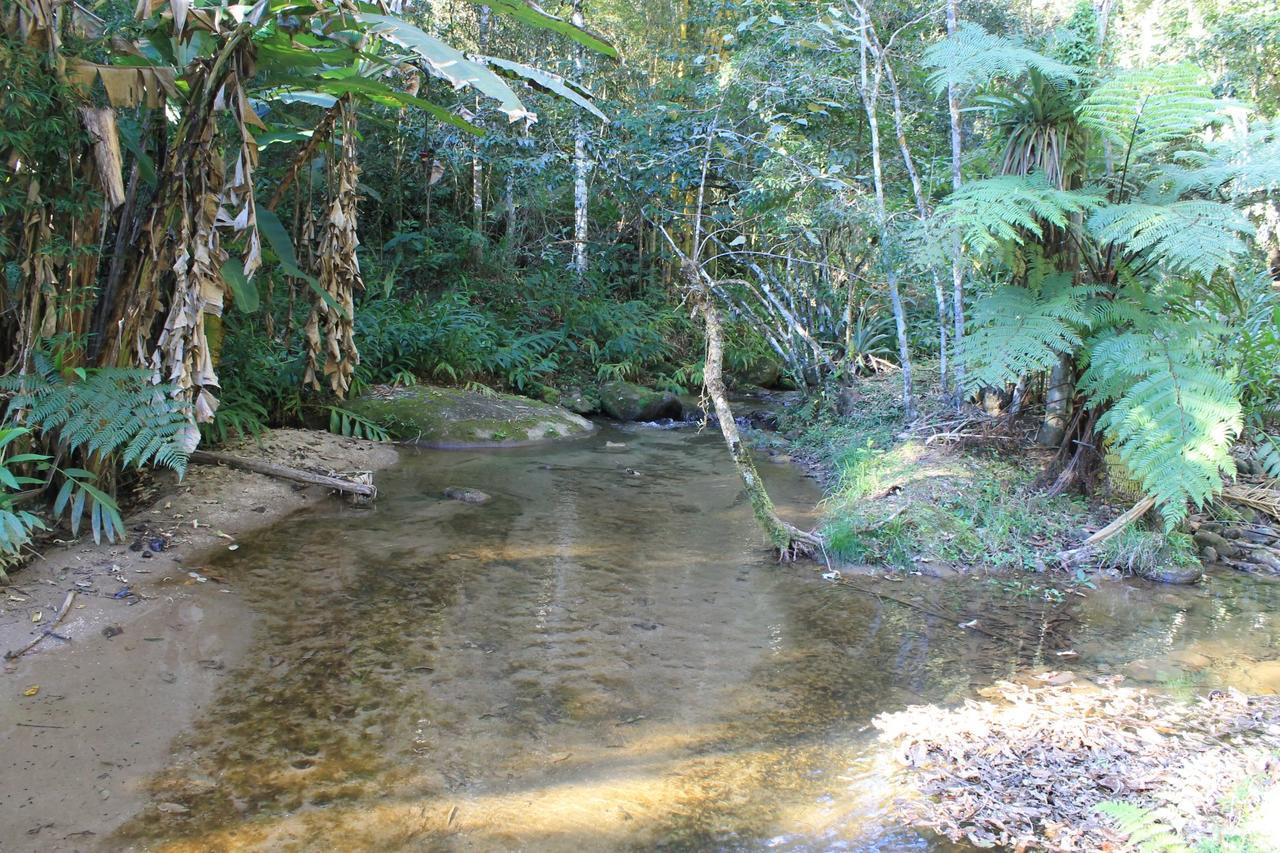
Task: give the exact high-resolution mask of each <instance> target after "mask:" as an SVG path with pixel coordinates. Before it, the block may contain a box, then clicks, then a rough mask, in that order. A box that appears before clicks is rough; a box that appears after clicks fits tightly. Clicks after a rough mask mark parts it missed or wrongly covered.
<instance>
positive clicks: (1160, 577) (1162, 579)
mask: <svg viewBox="0 0 1280 853" xmlns="http://www.w3.org/2000/svg"><path fill="white" fill-rule="evenodd" d="M1137 574H1138V576H1139V577H1143V578H1146V579H1147V580H1149V581H1155V582H1156V583H1169V584H1189V583H1196V582H1197V581H1199V580H1200V578H1202V577H1204V566H1175V565H1167V566H1153V567H1151V568H1149V569H1141V570H1139V571H1138V573H1137Z"/></svg>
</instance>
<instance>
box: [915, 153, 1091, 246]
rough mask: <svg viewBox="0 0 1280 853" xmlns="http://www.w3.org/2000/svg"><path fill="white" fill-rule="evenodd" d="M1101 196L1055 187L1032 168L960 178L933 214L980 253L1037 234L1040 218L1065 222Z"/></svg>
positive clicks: (1061, 225)
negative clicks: (1018, 172)
mask: <svg viewBox="0 0 1280 853" xmlns="http://www.w3.org/2000/svg"><path fill="white" fill-rule="evenodd" d="M1101 202H1102V199H1101V198H1099V197H1098V196H1095V195H1091V194H1089V193H1085V192H1080V191H1077V190H1060V189H1057V188H1056V187H1054V186H1052V185H1051V184H1050V183H1049V181H1048V180H1047V179H1046V178H1045V177H1044V175H1042V174H1040V173H1038V172H1037V173H1034V174H1031V175H1026V176H1022V175H998V176H996V177H994V178H987V179H985V180H981V181H972V182H970V183H968V184H965V185H964V186H963V187H961V188H960V189H959V190H957V191H956V192H954V193H952V194H951V195H950V196H948V197H947V199H946V201H944V202H943V203H942V204H941V205H939V206H938V209H937V211H936V212H935V213H934V216H933V219H934V221H935V223H937V224H938V225H940V226H941V229H942V230H944V231H949V232H951V233H952V234H956V235H958V236H959V237H960V239H961V240H962V241H963V243H964V245H965V246H966V247H968V248H969V249H970V250H971V251H972V252H974V253H975V254H978V255H983V254H986V253H987V252H989V251H991V250H993V249H996V248H998V247H1000V246H1001V245H1002V244H1008V243H1017V244H1022V243H1024V242H1026V241H1027V239H1028V238H1030V239H1032V240H1039V239H1040V238H1041V237H1042V236H1044V232H1043V227H1044V225H1045V224H1049V225H1053V226H1056V227H1058V228H1066V227H1068V226H1069V225H1070V222H1071V217H1072V216H1075V215H1078V214H1083V213H1086V212H1088V211H1090V210H1092V209H1094V208H1096V207H1097V206H1098V205H1099V204H1101Z"/></svg>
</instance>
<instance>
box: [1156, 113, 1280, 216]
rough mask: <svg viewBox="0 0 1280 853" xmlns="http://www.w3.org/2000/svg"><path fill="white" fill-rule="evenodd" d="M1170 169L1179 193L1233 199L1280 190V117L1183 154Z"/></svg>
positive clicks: (1177, 157)
mask: <svg viewBox="0 0 1280 853" xmlns="http://www.w3.org/2000/svg"><path fill="white" fill-rule="evenodd" d="M1174 159H1175V161H1176V164H1175V165H1173V166H1170V167H1168V168H1167V169H1166V180H1167V181H1168V182H1169V184H1170V186H1171V187H1172V188H1173V190H1174V191H1175V192H1178V193H1184V192H1193V191H1198V192H1213V191H1221V192H1223V193H1224V194H1226V195H1227V196H1228V197H1230V198H1234V199H1240V198H1247V197H1249V196H1252V195H1255V194H1258V193H1266V192H1274V191H1276V190H1277V189H1280V118H1277V119H1271V120H1269V121H1257V122H1254V123H1253V124H1252V125H1250V126H1249V127H1248V128H1247V129H1244V130H1243V132H1242V131H1241V130H1240V129H1237V130H1236V132H1235V133H1231V134H1229V135H1227V136H1225V137H1223V138H1221V139H1217V140H1214V141H1211V142H1207V143H1205V145H1204V147H1203V149H1193V150H1190V151H1179V152H1177V153H1176V154H1175V155H1174Z"/></svg>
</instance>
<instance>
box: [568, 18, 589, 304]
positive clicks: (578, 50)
mask: <svg viewBox="0 0 1280 853" xmlns="http://www.w3.org/2000/svg"><path fill="white" fill-rule="evenodd" d="M572 21H573V25H574V26H576V27H584V26H585V25H586V19H585V17H584V16H583V14H582V0H573V15H572ZM585 68H586V63H585V61H584V60H583V49H582V45H577V46H576V47H575V48H574V50H573V76H574V79H575V80H577V81H578V82H579V83H581V82H582V77H583V72H584V71H585ZM590 171H591V160H590V158H588V156H587V125H586V120H585V119H584V118H583V117H582V115H581V114H578V115H577V116H576V117H575V118H574V121H573V263H572V268H573V274H574V276H575V277H577V279H578V283H579V284H581V283H582V281H583V280H584V279H585V278H586V275H587V206H588V201H589V196H588V193H587V176H588V174H589V173H590Z"/></svg>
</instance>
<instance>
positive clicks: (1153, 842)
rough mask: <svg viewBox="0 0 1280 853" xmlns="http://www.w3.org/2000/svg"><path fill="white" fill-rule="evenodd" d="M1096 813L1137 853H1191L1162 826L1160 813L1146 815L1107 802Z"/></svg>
mask: <svg viewBox="0 0 1280 853" xmlns="http://www.w3.org/2000/svg"><path fill="white" fill-rule="evenodd" d="M1097 808H1098V811H1099V812H1101V813H1102V814H1104V815H1106V816H1107V817H1109V818H1111V820H1112V821H1114V822H1115V824H1116V826H1117V827H1118V828H1119V830H1120V831H1121V832H1122V833H1124V836H1125V839H1126V841H1128V843H1129V845H1130V846H1132V847H1133V848H1135V849H1136V850H1138V851H1139V853H1190V850H1191V848H1190V847H1188V846H1187V844H1186V843H1185V842H1184V841H1183V840H1182V839H1181V838H1179V837H1178V834H1177V833H1176V832H1174V831H1173V829H1172V828H1170V827H1169V825H1168V824H1166V823H1164V820H1165V815H1163V814H1162V813H1161V812H1160V811H1148V810H1147V809H1143V808H1139V807H1138V806H1135V805H1133V804H1132V803H1124V802H1120V801H1118V800H1108V801H1107V802H1105V803H1100V804H1099V805H1098V807H1097Z"/></svg>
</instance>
